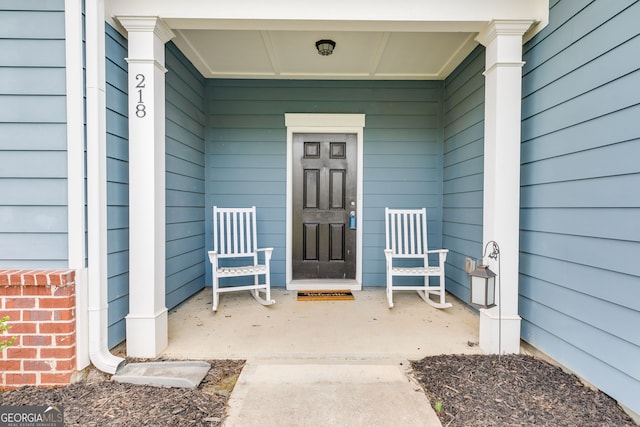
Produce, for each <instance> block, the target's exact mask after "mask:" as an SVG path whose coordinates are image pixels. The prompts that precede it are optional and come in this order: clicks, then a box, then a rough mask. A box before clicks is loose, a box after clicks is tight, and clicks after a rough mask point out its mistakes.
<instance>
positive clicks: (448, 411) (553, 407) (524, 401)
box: [411, 355, 636, 427]
mask: <svg viewBox="0 0 640 427" xmlns="http://www.w3.org/2000/svg"><path fill="white" fill-rule="evenodd" d="M411 366H412V368H413V374H414V376H415V377H416V379H417V380H418V381H419V382H420V384H421V385H422V387H423V388H424V390H425V392H426V394H427V397H428V398H429V400H430V401H431V404H432V405H434V407H435V406H436V402H440V403H441V404H442V411H440V412H439V414H438V415H439V417H440V420H441V421H442V425H443V426H445V427H447V426H450V427H456V426H460V427H462V426H464V427H472V426H483V427H484V426H514V427H515V426H554V427H555V426H563V427H569V426H579V427H589V426H594V427H595V426H598V427H602V426H616V427H623V426H636V424H635V423H634V422H633V420H632V419H631V418H630V417H629V416H628V415H627V414H626V413H625V412H624V411H623V410H622V408H620V406H619V405H618V404H617V403H616V401H615V400H613V399H611V398H610V397H609V396H607V395H606V394H604V393H602V392H600V391H595V390H592V389H591V388H589V387H586V386H585V385H583V383H582V382H581V381H580V380H579V379H578V378H577V377H576V376H575V375H572V374H568V373H566V372H564V371H563V370H562V369H560V368H558V367H556V366H553V365H550V364H549V363H547V362H545V361H542V360H540V359H538V358H534V357H531V356H525V355H504V356H501V357H498V356H497V355H492V356H485V355H467V356H459V355H446V356H433V357H427V358H424V359H422V360H419V361H414V362H411Z"/></svg>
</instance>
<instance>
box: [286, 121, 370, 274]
mask: <svg viewBox="0 0 640 427" xmlns="http://www.w3.org/2000/svg"><path fill="white" fill-rule="evenodd" d="M356 149H357V145H356V135H355V134H333V133H327V134H319V133H310V134H306V133H305V134H303V133H300V134H294V135H293V252H292V256H293V260H292V261H293V262H292V266H293V279H294V280H296V279H355V276H356V265H355V264H356V263H355V259H356V219H357V218H356V216H355V215H356V212H357V210H356V194H357V190H356V172H357V167H356V166H357V165H356Z"/></svg>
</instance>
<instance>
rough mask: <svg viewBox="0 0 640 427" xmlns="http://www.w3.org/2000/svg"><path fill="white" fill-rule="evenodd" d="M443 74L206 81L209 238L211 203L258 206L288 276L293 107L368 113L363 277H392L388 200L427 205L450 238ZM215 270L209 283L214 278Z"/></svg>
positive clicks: (433, 234)
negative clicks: (432, 77)
mask: <svg viewBox="0 0 640 427" xmlns="http://www.w3.org/2000/svg"><path fill="white" fill-rule="evenodd" d="M442 88H443V84H442V82H425V81H421V82H413V81H406V82H392V81H388V82H356V81H353V82H346V81H243V80H210V81H208V82H207V102H208V110H207V114H208V116H207V135H206V173H207V181H206V183H207V189H206V190H207V196H206V206H207V209H206V227H207V228H206V231H207V233H206V236H207V248H209V247H210V246H211V243H210V242H211V225H210V222H211V209H210V208H211V206H213V205H220V206H251V205H256V206H257V207H258V223H259V224H258V227H259V228H258V229H259V232H260V235H259V236H258V240H259V244H260V245H262V246H272V247H274V249H275V250H274V256H273V259H272V268H273V270H272V271H273V273H272V283H273V284H274V286H284V282H285V230H286V226H285V216H286V215H285V203H286V201H285V197H286V194H285V191H286V129H285V126H284V114H285V113H364V114H366V127H365V130H364V141H365V142H364V153H363V155H364V165H363V166H364V195H363V197H364V206H363V209H364V213H363V216H364V218H362V222H363V225H364V227H365V229H364V230H365V235H364V237H363V284H364V285H365V286H381V285H383V284H384V281H385V278H384V255H383V249H384V207H385V206H389V207H408V208H410V207H423V206H424V207H427V208H428V210H429V211H428V212H429V213H428V215H429V225H428V227H429V239H430V246H432V247H441V244H442V239H441V236H442V133H441V130H440V129H441V126H442V117H441V116H442V103H441V99H442ZM209 275H210V273H208V275H207V282H208V281H209V280H210V276H209Z"/></svg>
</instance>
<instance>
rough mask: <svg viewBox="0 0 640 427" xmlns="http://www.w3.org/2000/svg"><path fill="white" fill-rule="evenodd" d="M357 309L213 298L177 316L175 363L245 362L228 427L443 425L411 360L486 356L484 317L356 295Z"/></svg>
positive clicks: (460, 307) (204, 297)
mask: <svg viewBox="0 0 640 427" xmlns="http://www.w3.org/2000/svg"><path fill="white" fill-rule="evenodd" d="M354 294H355V300H354V301H332V302H327V301H297V299H296V292H295V291H286V290H284V289H277V288H276V289H274V290H273V298H274V299H275V300H276V304H274V305H272V306H269V307H263V306H260V305H259V304H257V303H256V302H255V301H254V299H253V298H252V297H251V296H250V295H249V293H248V292H236V293H228V294H224V295H222V297H221V299H220V307H219V309H218V312H217V313H213V312H212V311H211V289H210V288H207V289H205V290H203V291H202V292H201V293H200V294H198V295H196V296H194V297H192V298H191V299H189V300H188V301H187V302H185V303H184V304H182V305H181V306H179V307H178V308H177V309H175V310H172V311H171V313H170V315H169V347H168V348H167V350H166V351H165V352H164V353H163V356H165V357H168V358H175V359H205V360H206V359H225V358H226V359H228V358H231V359H245V360H247V364H246V366H245V368H244V369H243V371H242V374H241V375H240V378H239V379H238V382H237V384H236V386H235V388H234V390H233V392H232V394H231V396H230V400H229V410H228V417H227V419H226V420H225V426H226V427H245V426H246V427H251V426H261V427H266V426H279V427H283V426H313V427H317V426H367V427H369V426H392V425H393V426H440V425H441V424H440V422H439V420H438V418H437V416H436V415H435V413H434V411H433V409H432V408H431V405H430V404H429V402H428V401H427V398H426V396H425V394H424V393H423V391H422V390H421V388H420V386H419V385H418V384H417V383H416V382H415V381H413V380H412V379H411V376H410V375H409V373H408V369H409V363H408V362H407V360H417V359H421V358H423V357H425V356H429V355H437V354H473V353H480V350H479V349H478V347H477V345H476V343H477V340H478V317H477V314H475V313H474V312H473V311H471V310H470V309H468V308H467V307H466V306H465V305H464V304H462V303H461V302H460V301H458V300H456V299H455V298H453V297H449V301H451V302H452V303H453V307H452V308H449V309H446V310H437V309H434V308H433V307H431V306H429V305H428V304H426V303H425V302H424V301H422V300H421V299H420V297H419V296H418V295H417V294H416V293H415V292H398V293H396V294H394V300H395V308H393V309H391V310H390V309H388V308H387V305H386V299H385V293H384V289H381V288H374V289H367V290H364V291H361V292H355V293H354Z"/></svg>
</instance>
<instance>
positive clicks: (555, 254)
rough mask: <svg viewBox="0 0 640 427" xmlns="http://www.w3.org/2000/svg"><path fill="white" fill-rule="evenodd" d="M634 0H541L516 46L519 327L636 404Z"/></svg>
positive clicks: (638, 13)
mask: <svg viewBox="0 0 640 427" xmlns="http://www.w3.org/2000/svg"><path fill="white" fill-rule="evenodd" d="M638 22H640V2H638V1H628V0H627V1H622V0H620V1H616V2H595V1H594V2H575V1H569V0H561V1H558V2H556V3H555V4H553V6H552V8H551V11H550V24H549V26H548V27H547V28H545V30H544V31H543V32H541V33H540V34H538V35H537V36H536V37H534V38H533V39H532V40H531V41H530V42H529V43H527V44H526V45H525V58H524V59H525V61H526V65H525V68H524V76H523V103H522V108H523V110H522V114H523V121H522V173H521V218H520V221H521V233H520V241H521V254H520V300H519V304H520V313H521V316H522V318H523V321H522V337H523V339H525V340H526V341H528V342H530V343H531V344H533V345H534V346H536V347H537V348H539V349H540V350H542V351H544V352H545V353H547V354H549V355H550V356H552V357H553V358H555V359H556V360H558V361H559V362H561V363H562V364H564V365H565V366H567V367H568V368H570V369H572V370H573V371H575V372H577V373H578V374H579V375H581V376H583V377H584V378H586V379H587V380H588V381H590V382H592V383H593V384H595V385H596V386H598V387H599V388H600V389H602V390H603V391H604V392H606V393H608V394H609V395H611V396H612V397H614V398H615V399H617V400H618V401H620V402H621V403H623V404H625V405H627V406H628V407H630V408H631V409H632V410H634V411H636V412H640V368H639V366H640V365H638V360H640V333H639V332H638V325H640V286H638V284H639V283H640V267H639V266H638V262H637V259H638V257H640V222H639V221H638V218H640V192H638V188H640V164H639V163H638V161H637V159H638V158H640V122H639V121H638V115H639V113H640V104H639V102H640V97H639V96H638V93H639V92H638V87H640V63H639V62H638V52H639V51H640V32H639V28H638V25H637V23H638Z"/></svg>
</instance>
